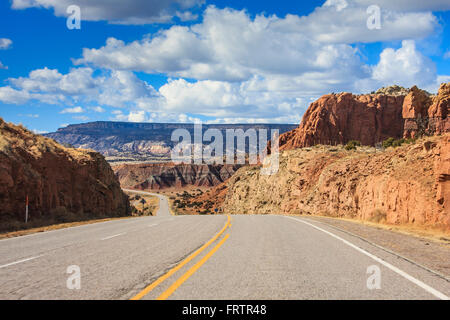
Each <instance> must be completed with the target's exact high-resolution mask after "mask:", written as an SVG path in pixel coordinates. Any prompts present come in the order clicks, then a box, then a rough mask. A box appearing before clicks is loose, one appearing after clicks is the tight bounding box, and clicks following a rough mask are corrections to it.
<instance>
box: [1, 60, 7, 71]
mask: <svg viewBox="0 0 450 320" xmlns="http://www.w3.org/2000/svg"><path fill="white" fill-rule="evenodd" d="M1 69H4V70H6V69H8V66H5V65H4V64H3V63H2V62H1V61H0V70H1Z"/></svg>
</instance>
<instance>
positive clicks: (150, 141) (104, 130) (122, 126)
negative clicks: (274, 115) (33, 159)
mask: <svg viewBox="0 0 450 320" xmlns="http://www.w3.org/2000/svg"><path fill="white" fill-rule="evenodd" d="M295 127H297V126H296V125H292V124H204V125H203V128H202V129H203V132H204V131H206V130H207V129H218V130H220V131H221V132H222V134H223V135H224V137H225V130H227V129H235V130H236V129H243V130H244V131H246V130H248V129H250V128H254V129H256V130H258V129H267V130H271V129H279V131H280V134H281V133H284V132H287V131H290V130H292V129H294V128H295ZM176 129H186V130H187V131H189V132H190V134H191V136H192V137H193V136H194V135H193V134H194V125H193V124H177V123H130V122H108V121H99V122H90V123H83V124H75V125H69V126H67V127H65V128H60V129H58V131H57V132H54V133H49V134H47V135H46V136H48V137H50V138H53V139H55V140H56V141H58V142H59V143H62V144H70V145H72V146H74V147H80V148H85V149H93V150H96V151H98V152H100V153H102V154H103V155H105V156H106V157H107V159H108V161H135V160H138V161H160V160H169V158H170V151H171V149H172V148H173V147H174V145H175V143H174V142H172V141H171V135H172V132H173V131H174V130H176ZM207 144H209V142H207Z"/></svg>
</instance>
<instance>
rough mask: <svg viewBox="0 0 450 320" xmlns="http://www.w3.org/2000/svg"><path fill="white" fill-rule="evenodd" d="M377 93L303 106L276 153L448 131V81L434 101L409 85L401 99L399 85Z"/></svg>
mask: <svg viewBox="0 0 450 320" xmlns="http://www.w3.org/2000/svg"><path fill="white" fill-rule="evenodd" d="M380 90H381V89H380ZM380 90H379V91H377V92H378V93H375V94H365V95H353V94H351V93H346V92H344V93H339V94H334V93H333V94H327V95H324V96H322V97H321V98H319V99H318V100H317V101H315V102H313V103H312V104H311V105H310V106H309V108H308V110H307V111H306V113H305V114H304V116H303V119H302V122H301V123H300V126H299V127H298V128H296V129H295V130H293V131H290V132H287V133H285V134H283V135H281V136H280V150H289V149H294V148H299V147H309V146H313V145H316V144H327V145H337V144H345V143H347V142H348V141H350V140H358V141H360V142H361V143H362V144H363V145H371V146H374V145H375V144H377V143H379V142H381V141H383V140H385V139H387V138H389V137H393V138H401V137H404V138H409V137H415V136H418V135H422V134H442V133H445V132H450V118H449V117H447V115H448V114H449V109H450V83H447V84H445V83H444V84H442V85H441V87H440V89H439V92H438V95H437V96H434V97H433V96H430V94H429V93H427V92H425V91H423V90H420V89H419V88H417V87H415V86H414V87H412V88H411V89H409V91H408V94H407V95H404V94H405V93H406V92H405V90H404V89H402V88H401V87H388V88H383V89H382V90H381V91H380Z"/></svg>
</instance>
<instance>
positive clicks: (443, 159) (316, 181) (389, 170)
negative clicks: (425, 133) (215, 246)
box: [194, 134, 450, 231]
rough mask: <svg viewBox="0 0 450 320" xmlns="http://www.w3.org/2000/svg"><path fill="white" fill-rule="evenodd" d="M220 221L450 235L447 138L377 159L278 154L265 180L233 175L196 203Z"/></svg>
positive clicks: (336, 153) (361, 153) (339, 153)
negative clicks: (409, 227)
mask: <svg viewBox="0 0 450 320" xmlns="http://www.w3.org/2000/svg"><path fill="white" fill-rule="evenodd" d="M201 198H202V199H194V201H204V200H206V199H208V200H210V201H214V202H215V204H214V206H215V207H220V208H221V211H223V212H225V213H248V214H250V213H258V214H268V213H271V214H273V213H284V214H318V215H326V216H333V217H346V218H356V219H363V220H371V221H376V222H383V221H385V222H387V223H394V224H415V225H419V226H432V227H433V228H439V229H443V230H446V231H450V134H446V135H443V136H435V137H429V138H425V139H420V140H417V142H415V143H412V144H403V145H402V146H400V147H397V148H392V147H391V148H388V149H386V150H385V151H380V150H377V149H375V148H370V147H361V148H358V150H356V151H355V150H352V151H347V150H345V149H344V148H343V147H332V146H317V147H311V148H302V149H295V150H288V151H284V152H283V153H282V154H281V155H280V169H279V171H278V173H276V174H275V175H272V176H266V175H261V174H260V168H259V167H257V166H253V167H244V168H241V169H239V170H238V171H237V172H236V173H235V174H234V175H233V176H232V177H231V178H230V179H229V180H228V181H227V182H226V183H224V184H221V185H219V186H217V187H215V188H214V189H213V190H212V191H211V192H210V193H209V194H205V195H202V197H201Z"/></svg>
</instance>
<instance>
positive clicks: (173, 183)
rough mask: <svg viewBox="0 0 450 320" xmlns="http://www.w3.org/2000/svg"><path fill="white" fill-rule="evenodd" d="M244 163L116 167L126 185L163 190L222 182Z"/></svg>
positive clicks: (213, 184) (128, 186) (119, 176)
mask: <svg viewBox="0 0 450 320" xmlns="http://www.w3.org/2000/svg"><path fill="white" fill-rule="evenodd" d="M240 167H241V165H228V164H224V165H207V164H200V165H197V164H174V163H168V162H167V163H141V164H122V165H117V166H113V170H114V172H115V173H116V176H117V178H118V179H119V181H120V184H121V185H122V187H124V188H131V189H140V190H147V189H153V190H159V189H164V188H170V187H177V188H179V187H184V186H188V185H191V186H198V187H212V186H215V185H218V184H220V183H222V182H224V181H225V180H227V179H228V178H229V177H231V176H232V175H233V173H234V172H235V171H236V170H237V169H238V168H240Z"/></svg>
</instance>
